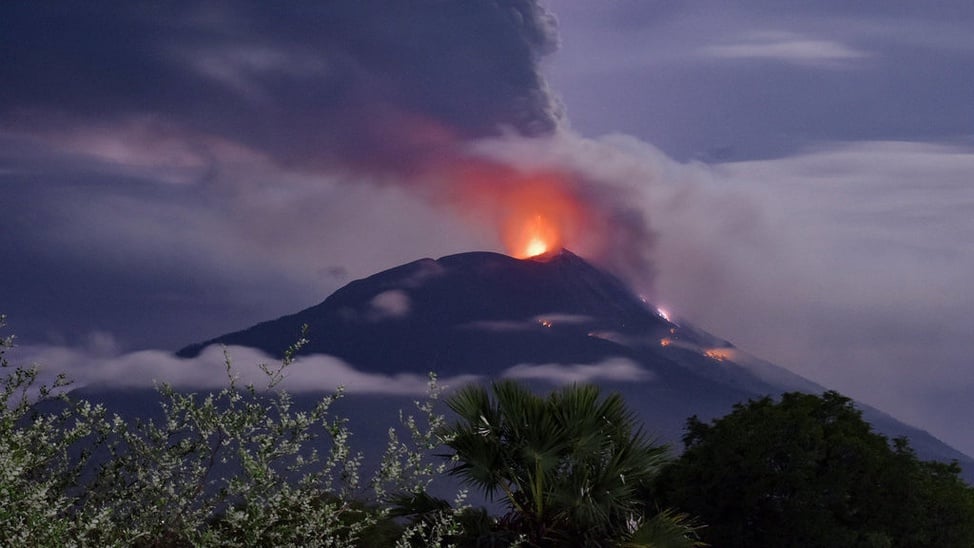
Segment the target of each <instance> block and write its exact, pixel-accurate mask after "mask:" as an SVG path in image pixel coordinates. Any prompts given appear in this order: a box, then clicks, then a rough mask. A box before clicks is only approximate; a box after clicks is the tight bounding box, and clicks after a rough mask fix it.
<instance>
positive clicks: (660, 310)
mask: <svg viewBox="0 0 974 548" xmlns="http://www.w3.org/2000/svg"><path fill="white" fill-rule="evenodd" d="M656 313H657V314H659V317H660V318H663V319H664V320H666V321H670V313H669V312H668V311H667V310H666V309H665V308H663V307H659V308H657V309H656Z"/></svg>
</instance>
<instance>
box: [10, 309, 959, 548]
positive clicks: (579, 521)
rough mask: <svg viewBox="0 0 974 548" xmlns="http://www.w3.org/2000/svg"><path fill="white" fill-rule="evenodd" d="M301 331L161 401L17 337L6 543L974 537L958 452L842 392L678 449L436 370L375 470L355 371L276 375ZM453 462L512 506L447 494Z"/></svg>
mask: <svg viewBox="0 0 974 548" xmlns="http://www.w3.org/2000/svg"><path fill="white" fill-rule="evenodd" d="M3 326H4V318H3V317H2V316H0V327H3ZM303 343H304V341H303V339H302V340H301V341H299V342H298V344H297V345H296V346H295V347H293V348H292V349H291V351H290V352H288V353H287V355H286V357H285V358H284V360H283V361H282V362H281V363H280V364H277V365H275V366H273V367H270V366H263V369H264V372H265V374H266V378H267V386H266V387H261V388H260V389H257V388H256V387H254V386H252V385H247V386H239V385H238V383H237V381H236V376H235V374H234V367H233V365H232V363H231V361H230V359H229V357H227V359H226V372H227V386H226V388H224V389H223V390H220V391H218V392H215V393H210V394H202V395H201V394H186V393H180V392H177V391H175V390H173V389H172V388H171V387H168V386H165V385H163V386H161V387H160V388H159V393H160V397H161V401H162V404H163V408H162V411H163V413H162V418H161V419H156V420H148V419H143V420H135V421H127V420H124V419H122V418H121V417H118V416H116V415H113V414H110V413H109V411H108V410H106V409H105V408H104V407H101V406H98V405H92V404H90V403H88V402H85V401H83V400H76V399H73V398H70V397H68V396H67V395H65V392H66V390H67V388H69V383H67V381H66V380H65V379H64V378H63V377H57V378H55V379H53V380H52V381H51V382H50V383H49V384H48V385H47V386H44V385H43V383H42V382H41V380H40V372H39V369H38V368H37V367H36V366H29V367H24V366H20V367H15V366H11V365H10V364H8V363H7V360H6V354H5V352H6V350H8V349H9V348H11V347H12V346H13V338H12V337H0V365H2V367H3V371H4V374H3V375H2V376H0V377H2V381H0V545H3V546H8V545H14V546H40V547H43V546H83V545H97V546H217V545H218V546H252V545H301V546H400V547H406V546H424V547H425V546H447V545H457V546H510V545H521V546H533V547H547V546H624V547H683V546H701V545H704V541H705V542H708V543H710V544H711V545H713V546H889V547H898V546H946V547H951V546H972V545H974V490H972V489H971V487H969V486H967V485H966V484H964V483H963V482H962V481H961V480H960V479H959V468H958V466H957V465H956V464H941V463H932V462H923V461H920V460H919V459H918V458H917V457H916V455H915V454H914V453H913V451H912V450H911V449H910V447H909V445H908V444H907V442H906V441H905V440H894V442H893V443H892V445H891V444H890V443H889V442H888V441H887V440H886V439H885V438H883V437H882V436H880V435H878V434H875V433H873V432H872V431H871V429H870V427H869V425H868V424H866V423H865V422H864V421H863V420H862V418H861V414H860V413H859V412H858V411H857V410H856V409H855V408H854V407H853V405H852V402H851V401H850V400H848V399H847V398H844V397H842V396H840V395H838V394H836V393H834V392H829V393H826V394H824V395H823V396H820V397H819V396H811V395H806V394H786V395H785V396H783V398H782V399H781V401H780V402H775V401H773V400H771V399H770V398H765V399H761V400H757V401H752V402H749V403H747V404H742V405H738V406H736V407H735V408H734V411H733V412H732V413H731V414H729V415H728V416H726V417H724V418H722V419H718V420H716V421H713V423H711V424H705V423H703V422H701V421H699V420H697V419H696V418H695V417H694V418H691V419H690V421H689V423H688V430H687V434H686V436H685V438H684V441H685V443H686V446H687V449H686V452H685V453H684V454H683V455H682V456H681V457H680V458H679V459H677V460H676V461H670V460H669V459H668V457H667V454H666V448H665V447H663V446H661V445H658V444H656V443H654V442H653V441H652V440H651V439H649V438H648V437H647V436H646V435H645V433H644V432H643V431H642V429H641V427H640V425H639V421H638V420H637V419H636V417H635V416H634V415H633V413H632V411H630V410H629V409H628V408H627V407H626V406H625V404H624V402H623V401H622V399H621V398H620V397H619V396H618V395H608V396H603V395H602V394H600V392H599V390H598V388H596V387H594V386H568V387H565V388H562V389H560V390H558V391H555V392H553V393H551V394H548V395H546V396H539V395H536V394H534V393H532V392H531V391H529V390H528V389H527V388H525V387H524V386H521V385H518V384H516V383H513V382H500V383H496V384H493V385H491V386H489V387H483V386H470V387H466V388H463V389H461V390H459V391H458V392H456V393H454V394H453V395H452V396H450V397H449V398H447V399H446V402H445V403H446V404H447V405H448V407H449V408H450V410H451V411H452V413H453V417H454V418H453V420H452V422H448V421H447V420H446V418H445V417H444V416H443V415H442V414H440V413H439V412H438V411H437V409H438V407H437V406H438V405H439V402H438V400H439V397H440V389H439V388H438V387H437V386H436V382H435V377H433V378H431V382H430V394H429V397H428V398H427V400H426V401H423V402H417V408H416V412H415V414H413V415H410V414H401V417H400V419H401V420H400V424H399V425H398V426H397V427H394V428H390V430H389V437H388V444H387V447H386V450H385V452H384V454H382V455H380V456H379V455H377V456H375V457H374V458H373V459H372V460H373V461H375V462H378V467H377V470H376V471H375V473H374V474H371V475H370V476H369V477H367V478H365V477H363V466H362V464H363V462H364V458H365V457H364V455H362V454H360V453H358V452H356V451H354V450H353V449H352V446H351V443H350V442H351V438H350V432H349V430H348V427H347V424H346V421H345V420H344V419H343V418H341V417H337V416H334V414H333V413H332V407H333V404H334V402H335V401H336V400H337V399H338V398H340V397H341V395H342V394H341V391H339V392H337V393H336V394H333V395H330V396H328V397H325V398H322V399H321V400H320V401H319V402H318V403H317V405H315V406H314V407H313V408H311V409H297V408H296V407H295V405H294V404H293V401H292V398H291V396H290V395H288V394H287V393H286V392H285V391H283V390H281V389H279V387H278V383H279V382H280V381H281V379H282V378H283V376H284V374H285V370H286V368H287V367H289V366H290V364H291V357H292V356H293V355H294V352H295V351H297V349H298V348H300V346H301V345H302V344H303ZM55 403H56V404H57V405H54V404H55ZM437 452H440V453H443V454H439V455H438V454H436V453H437ZM447 475H453V476H455V477H457V478H459V479H460V480H462V481H463V482H464V483H465V484H466V485H468V486H470V487H472V488H473V489H475V490H476V491H477V492H478V493H480V494H482V495H484V496H485V497H487V499H489V500H490V501H492V504H494V505H495V506H494V508H499V509H500V511H499V514H498V515H493V514H492V512H491V511H490V510H488V509H486V508H473V507H471V506H470V505H469V504H468V503H467V500H466V491H465V490H462V489H461V490H459V491H458V492H457V495H456V497H454V498H453V500H449V501H447V500H443V499H439V498H436V497H434V496H431V495H430V494H429V492H430V486H431V483H432V482H433V481H435V480H436V479H438V478H439V479H442V478H444V477H445V476H447ZM661 508H662V509H661ZM691 516H699V517H691ZM703 523H706V526H704V525H702V524H703Z"/></svg>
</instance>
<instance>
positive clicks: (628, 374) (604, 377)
mask: <svg viewBox="0 0 974 548" xmlns="http://www.w3.org/2000/svg"><path fill="white" fill-rule="evenodd" d="M501 376H502V377H505V378H509V379H530V380H543V381H547V382H550V383H552V384H568V383H588V382H596V381H644V382H645V381H650V380H652V379H653V374H652V373H651V372H649V371H646V370H645V369H643V368H642V367H640V366H639V364H637V363H636V362H634V361H632V360H629V359H627V358H607V359H606V360H604V361H602V362H599V363H596V364H567V365H566V364H557V363H547V364H540V365H536V364H519V365H515V366H514V367H510V368H508V369H506V370H504V372H503V373H502V375H501Z"/></svg>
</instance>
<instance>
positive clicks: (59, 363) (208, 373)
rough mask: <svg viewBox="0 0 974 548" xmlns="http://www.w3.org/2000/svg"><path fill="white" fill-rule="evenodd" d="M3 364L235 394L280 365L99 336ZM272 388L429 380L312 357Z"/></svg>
mask: <svg viewBox="0 0 974 548" xmlns="http://www.w3.org/2000/svg"><path fill="white" fill-rule="evenodd" d="M9 357H10V359H11V362H12V363H15V364H28V363H31V364H37V365H38V366H40V368H41V372H42V378H43V379H45V380H47V381H49V380H50V379H53V378H54V376H55V375H57V374H59V373H65V374H66V375H67V376H68V379H69V380H71V381H72V386H73V387H91V388H108V389H130V388H150V387H153V386H158V385H161V384H169V385H171V386H173V387H174V388H177V389H180V390H206V391H209V390H219V389H221V388H224V387H226V386H228V385H229V381H230V378H229V376H228V375H232V376H233V378H234V380H235V382H236V384H237V386H246V385H253V386H254V387H256V388H257V389H262V388H266V387H267V386H268V382H269V381H270V377H269V376H268V374H267V373H266V372H265V371H264V369H263V368H262V366H264V367H266V368H267V369H268V370H270V371H275V370H277V369H278V368H280V362H279V361H277V360H275V359H274V358H272V357H270V356H268V355H267V354H265V353H263V352H261V351H259V350H255V349H253V348H247V347H242V346H229V347H226V348H224V347H221V346H218V345H211V346H208V347H206V348H205V349H204V350H203V352H202V353H200V355H199V356H197V357H195V358H190V359H184V358H178V357H176V356H175V355H173V354H172V353H170V352H165V351H162V350H142V351H138V352H129V353H118V352H117V350H116V348H115V346H114V345H113V343H112V341H111V338H110V337H108V336H106V335H95V336H92V337H91V339H90V344H89V345H88V346H87V347H66V346H24V347H17V348H15V349H14V350H13V351H11V352H10V355H9ZM227 360H229V362H230V368H229V371H228V369H227ZM433 373H435V372H433ZM501 377H502V378H511V379H524V380H540V381H545V382H548V383H550V384H555V385H560V384H568V383H591V382H598V381H650V380H652V379H653V375H652V373H650V372H649V371H646V370H645V369H643V368H642V367H640V366H639V364H637V363H635V362H633V361H632V360H628V359H625V358H609V359H606V360H604V361H602V362H599V363H595V364H556V363H549V364H520V365H516V366H514V367H510V368H508V369H507V370H505V371H504V372H503V373H502V375H501ZM484 380H485V379H484V377H483V376H482V375H475V374H464V375H456V376H453V377H446V378H438V379H437V385H438V386H440V387H441V388H443V389H445V390H447V391H450V390H453V389H456V388H460V387H462V386H464V385H466V384H470V383H475V382H482V381H484ZM277 386H278V387H279V388H283V389H285V390H287V391H289V392H292V393H305V392H330V391H334V390H336V389H337V388H339V387H342V389H343V390H344V391H345V392H346V393H348V394H387V395H404V396H422V395H425V394H427V392H428V389H429V377H428V376H424V375H418V374H415V373H400V374H396V375H382V374H377V373H368V372H365V371H361V370H359V369H356V368H355V367H354V366H352V365H350V364H348V363H346V362H345V361H343V360H341V359H339V358H336V357H334V356H328V355H322V354H316V355H311V356H300V357H298V358H297V359H295V361H294V362H293V363H291V364H290V365H289V366H288V367H287V368H286V369H284V379H283V381H282V382H281V383H280V384H278V385H277Z"/></svg>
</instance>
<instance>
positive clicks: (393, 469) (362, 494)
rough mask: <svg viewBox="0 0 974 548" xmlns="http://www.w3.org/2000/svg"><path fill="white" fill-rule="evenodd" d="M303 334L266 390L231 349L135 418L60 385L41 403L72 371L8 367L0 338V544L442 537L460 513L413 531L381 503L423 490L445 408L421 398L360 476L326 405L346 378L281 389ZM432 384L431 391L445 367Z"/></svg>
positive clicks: (342, 424) (338, 421)
mask: <svg viewBox="0 0 974 548" xmlns="http://www.w3.org/2000/svg"><path fill="white" fill-rule="evenodd" d="M2 321H3V319H2V318H0V323H2ZM303 343H304V340H303V339H302V340H301V341H299V342H298V344H297V345H295V346H294V347H292V348H291V349H290V351H289V352H288V353H287V355H286V357H285V358H284V360H283V361H282V362H281V363H280V364H279V366H277V367H268V366H262V368H263V370H264V372H265V373H266V375H267V379H268V387H267V388H268V389H267V390H266V391H263V390H257V389H256V388H255V387H254V386H253V385H248V386H244V387H240V386H238V385H237V383H236V376H235V375H234V370H233V367H232V364H231V361H230V358H229V356H227V358H226V371H227V376H228V385H227V387H226V388H224V389H222V390H220V391H219V392H217V393H211V394H207V395H203V396H201V395H199V394H184V393H180V392H177V391H175V390H174V389H173V388H172V387H170V386H165V385H164V386H161V387H160V388H159V391H160V395H161V396H162V403H163V418H162V419H161V420H158V421H153V420H148V421H143V420H139V421H135V422H134V423H129V422H126V421H125V420H123V419H122V418H120V417H118V416H117V415H116V416H111V417H109V416H108V414H107V412H106V411H105V409H104V408H102V407H100V406H92V405H91V404H89V403H87V402H84V401H74V400H72V399H70V398H68V397H67V396H64V395H63V394H62V395H60V398H61V405H60V406H59V407H58V408H57V409H55V410H51V409H50V407H51V406H50V405H48V406H47V408H48V409H47V410H46V411H44V410H43V408H44V407H45V406H43V405H35V403H36V402H38V401H42V402H44V400H46V399H48V398H50V397H51V396H53V395H55V394H54V392H55V390H56V389H58V388H64V387H66V386H67V383H66V382H65V381H64V379H63V378H62V377H58V379H57V380H56V381H55V383H54V385H53V386H51V387H44V386H38V378H39V369H38V367H36V366H32V367H16V368H12V367H11V366H10V365H9V364H8V363H7V361H6V359H5V355H4V352H5V351H6V350H7V349H8V348H10V347H12V346H13V339H12V337H6V338H3V339H0V360H2V365H3V367H4V368H7V371H8V373H7V374H6V375H4V377H3V385H2V392H0V398H2V402H0V403H2V404H3V407H2V409H0V413H2V414H0V545H22V546H28V545H29V546H69V545H99V546H100V545H104V546H160V545H167V546H182V545H200V546H243V545H246V546H251V545H311V546H352V545H356V544H361V545H376V544H377V543H381V545H391V544H392V543H394V542H400V540H399V539H398V537H400V536H403V537H404V538H405V536H406V535H407V534H408V537H409V538H420V539H421V541H422V542H423V543H425V544H427V545H431V546H435V545H437V544H439V543H442V540H443V536H444V533H443V530H444V529H449V527H450V524H451V523H452V520H453V518H452V516H453V512H444V513H443V516H442V517H441V521H442V523H443V527H441V528H440V529H436V530H417V531H408V530H406V531H404V530H403V528H402V527H401V526H399V525H398V524H396V523H395V522H394V521H393V520H392V519H391V518H390V517H389V509H388V505H386V504H384V502H385V500H386V498H387V494H388V493H389V492H390V490H391V489H396V490H401V489H402V488H403V486H407V487H408V488H410V489H413V490H423V489H426V488H427V487H428V485H429V482H430V481H431V480H432V478H433V477H435V473H436V468H435V466H432V465H431V464H430V462H431V460H432V459H431V455H429V454H428V453H429V449H430V447H431V446H432V444H434V443H435V442H434V440H435V439H436V438H435V435H434V430H435V429H436V428H438V427H439V425H440V424H441V423H442V421H443V418H442V416H439V415H437V414H436V413H435V412H434V411H433V405H432V402H425V403H418V405H419V410H420V411H421V412H422V413H424V414H425V416H426V417H425V419H426V424H425V425H423V426H421V425H420V424H419V423H418V422H417V420H416V419H415V418H413V417H412V416H403V417H402V419H403V425H404V427H405V429H406V430H407V431H408V432H409V436H408V437H407V439H406V440H405V441H401V440H400V439H399V437H398V434H397V431H396V429H394V428H392V429H390V439H389V448H388V450H387V451H386V455H385V457H384V458H383V459H382V463H381V466H380V467H379V470H378V471H377V472H376V474H375V476H374V477H373V478H372V480H371V481H368V482H363V481H362V480H360V468H361V462H362V458H363V457H362V455H361V454H359V453H356V452H354V451H353V450H352V449H351V446H350V443H349V442H350V432H349V431H348V428H347V426H346V421H345V419H343V418H339V417H333V416H332V415H331V414H330V412H329V411H330V408H331V405H332V404H333V402H334V401H335V400H336V399H337V398H339V397H341V391H339V392H338V393H336V394H334V395H332V396H328V397H325V398H323V399H322V400H320V401H319V402H318V404H317V405H316V406H315V407H314V408H313V409H311V410H310V411H302V410H298V409H296V408H295V407H294V405H293V402H292V398H291V396H290V395H289V394H288V393H287V392H285V391H283V390H280V389H278V388H277V384H278V383H279V382H280V381H281V380H282V379H283V378H284V375H285V369H286V368H287V367H288V366H290V365H291V361H292V356H293V355H294V352H296V351H297V350H298V349H299V348H300V345H301V344H303ZM430 390H431V398H432V399H435V398H436V397H437V395H438V393H439V389H438V388H437V387H436V384H435V378H431V385H430ZM44 403H49V402H44ZM442 470H443V469H440V472H442ZM367 489H369V490H370V491H371V495H368V491H367ZM367 498H368V499H371V500H372V501H373V503H370V504H366V503H364V502H362V500H363V499H367ZM424 535H425V536H424ZM401 542H405V541H401Z"/></svg>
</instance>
